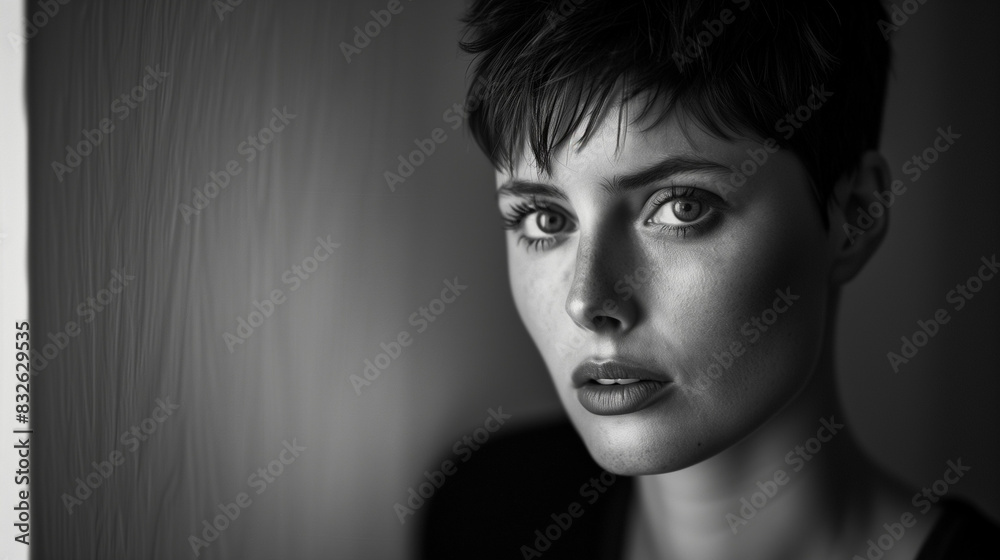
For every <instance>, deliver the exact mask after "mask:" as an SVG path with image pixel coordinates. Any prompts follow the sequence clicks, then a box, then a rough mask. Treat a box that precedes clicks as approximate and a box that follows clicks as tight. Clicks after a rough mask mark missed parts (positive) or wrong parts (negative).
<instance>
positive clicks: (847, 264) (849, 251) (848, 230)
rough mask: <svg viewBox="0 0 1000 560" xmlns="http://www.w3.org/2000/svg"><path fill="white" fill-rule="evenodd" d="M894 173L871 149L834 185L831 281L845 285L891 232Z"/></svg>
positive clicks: (894, 197)
mask: <svg viewBox="0 0 1000 560" xmlns="http://www.w3.org/2000/svg"><path fill="white" fill-rule="evenodd" d="M891 182H892V174H891V173H890V172H889V164H888V163H887V162H886V161H885V158H884V157H882V154H880V153H878V152H877V151H875V150H869V151H867V152H865V153H864V154H863V155H862V156H861V160H860V162H859V164H858V167H857V169H855V170H854V172H853V173H847V174H845V175H844V176H843V177H841V178H840V179H839V180H838V181H837V183H836V184H835V185H834V188H833V193H832V197H831V200H830V204H829V206H828V208H827V211H828V216H829V218H830V234H829V235H830V237H829V241H830V251H831V253H830V254H831V256H832V260H831V268H830V281H831V282H833V283H834V284H836V285H840V284H845V283H847V281H849V280H850V279H851V278H854V276H855V275H856V274H857V273H858V272H859V271H860V270H861V269H862V267H864V265H865V264H866V263H867V262H868V259H870V258H871V256H872V255H873V254H875V250H876V249H878V246H879V244H880V243H881V242H882V238H884V237H885V234H886V233H887V231H888V229H889V207H890V206H892V203H893V202H895V199H896V194H895V193H894V192H892V190H891V189H892V186H891Z"/></svg>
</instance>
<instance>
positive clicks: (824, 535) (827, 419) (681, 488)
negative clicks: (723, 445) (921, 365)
mask: <svg viewBox="0 0 1000 560" xmlns="http://www.w3.org/2000/svg"><path fill="white" fill-rule="evenodd" d="M831 347H832V345H831V344H827V345H826V348H827V351H825V352H824V355H823V357H822V359H821V363H820V365H819V369H818V370H817V371H816V372H814V378H813V379H812V380H811V382H810V384H809V385H808V386H807V387H805V388H804V389H803V391H802V393H800V394H799V395H798V397H797V398H796V399H795V400H794V401H793V402H792V403H790V404H789V405H788V406H787V407H786V408H785V409H784V410H782V411H781V412H779V413H778V414H777V415H776V416H775V417H774V418H772V419H771V420H769V421H768V422H767V423H766V424H765V425H764V426H762V427H761V428H759V429H758V430H756V431H755V432H754V433H753V434H751V435H750V436H748V437H747V438H746V439H744V440H743V441H741V442H740V443H739V444H737V445H735V446H733V447H730V448H729V449H727V450H725V451H723V452H722V453H720V454H718V455H716V456H714V457H712V458H711V459H708V460H706V461H703V462H701V463H699V464H697V465H694V466H692V467H689V468H686V469H683V470H681V471H677V472H673V473H668V474H661V475H652V476H642V477H638V480H637V489H638V498H639V499H638V500H637V501H636V504H635V507H637V508H638V509H637V510H636V511H635V513H636V514H637V515H638V517H639V519H640V527H645V531H643V530H642V529H639V530H640V532H643V533H645V538H640V539H639V540H640V541H644V542H645V543H647V548H649V549H650V551H651V552H653V553H654V555H655V556H656V557H661V558H704V559H710V558H734V557H739V558H744V559H750V558H769V559H774V558H792V557H809V558H827V557H831V556H832V554H833V552H834V551H836V550H838V549H839V550H843V549H844V548H850V546H849V545H850V543H851V542H853V539H856V538H858V537H859V536H861V535H862V534H864V532H865V528H864V527H865V525H866V524H867V523H868V520H867V519H866V512H868V511H870V509H871V507H870V506H871V504H870V500H871V498H870V496H871V492H870V491H869V490H870V489H871V487H872V485H873V484H874V481H875V480H876V479H877V478H878V476H879V475H878V472H877V469H876V468H875V467H874V466H873V465H871V464H870V463H869V462H868V461H867V460H866V459H864V455H863V454H862V453H861V452H860V451H859V449H858V448H857V446H856V443H855V442H854V440H853V438H852V437H851V434H850V433H849V430H848V428H847V426H846V425H845V424H846V421H845V418H844V416H843V415H842V414H841V409H840V406H839V403H838V399H837V397H836V385H835V381H834V375H833V369H834V368H833V360H832V356H831V355H830V350H829V349H830V348H831ZM824 440H825V441H824ZM860 542H864V541H863V539H862V540H861V541H860ZM847 557H850V556H847Z"/></svg>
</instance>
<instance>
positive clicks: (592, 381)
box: [572, 359, 671, 416]
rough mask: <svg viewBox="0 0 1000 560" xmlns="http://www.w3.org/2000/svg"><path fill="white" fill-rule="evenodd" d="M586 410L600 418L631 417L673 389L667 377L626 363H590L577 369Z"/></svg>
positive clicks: (576, 380)
mask: <svg viewBox="0 0 1000 560" xmlns="http://www.w3.org/2000/svg"><path fill="white" fill-rule="evenodd" d="M572 379H573V386H574V387H576V389H577V397H578V398H579V400H580V404H581V405H583V408H585V409H587V410H588V411H589V412H591V413H593V414H597V415H599V416H611V415H617V414H629V413H632V412H637V411H639V410H642V409H643V408H646V407H647V406H649V405H650V404H652V403H653V402H654V401H655V400H656V399H657V398H658V397H659V396H661V395H663V394H664V393H665V391H666V390H667V389H668V388H669V387H670V386H671V382H670V378H669V377H667V376H666V375H664V374H662V373H659V372H655V371H652V370H648V369H646V368H643V367H641V366H638V365H636V364H630V363H628V362H625V361H622V360H616V359H612V360H587V361H585V362H583V363H582V364H580V365H579V366H578V367H577V368H576V369H575V370H573V376H572Z"/></svg>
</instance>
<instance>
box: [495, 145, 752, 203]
mask: <svg viewBox="0 0 1000 560" xmlns="http://www.w3.org/2000/svg"><path fill="white" fill-rule="evenodd" d="M689 172H698V173H706V172H707V173H709V174H711V175H713V176H715V177H717V178H723V177H728V176H729V175H730V174H731V173H732V172H733V170H732V169H731V168H729V167H727V166H725V165H722V164H720V163H716V162H714V161H710V160H707V159H702V158H698V157H689V156H671V157H668V158H666V159H663V160H661V161H659V162H657V163H654V164H653V165H651V166H649V167H647V168H646V169H643V170H640V171H637V172H635V173H630V174H628V175H624V176H617V175H616V176H615V177H612V179H611V181H610V182H602V183H601V188H603V189H604V191H605V192H607V193H608V194H612V195H620V194H623V193H625V192H627V191H630V190H635V189H639V188H642V187H645V186H647V185H650V184H652V183H655V182H657V181H663V180H666V179H669V178H670V177H673V176H674V175H679V174H681V173H689ZM496 194H497V198H500V197H502V196H524V197H529V196H547V197H551V198H555V199H559V200H568V198H567V196H566V193H564V192H563V191H562V189H560V188H558V187H555V186H553V185H549V184H546V183H538V182H533V181H522V180H520V179H511V180H509V181H506V182H505V183H504V184H503V185H501V186H500V187H499V188H498V189H497V192H496Z"/></svg>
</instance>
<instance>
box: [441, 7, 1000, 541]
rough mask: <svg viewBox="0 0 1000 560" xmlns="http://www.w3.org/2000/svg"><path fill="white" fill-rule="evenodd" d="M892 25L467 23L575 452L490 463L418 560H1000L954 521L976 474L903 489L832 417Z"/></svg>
mask: <svg viewBox="0 0 1000 560" xmlns="http://www.w3.org/2000/svg"><path fill="white" fill-rule="evenodd" d="M885 21H888V19H887V16H886V14H885V12H884V10H883V8H882V7H881V6H880V4H879V3H878V2H877V1H875V0H871V1H864V2H852V3H837V4H836V5H834V3H815V2H787V1H786V2H778V1H764V0H753V1H751V0H726V1H711V2H685V1H666V0H663V1H655V2H654V1H649V2H633V3H615V2H602V1H595V2H583V1H579V2H573V1H570V0H565V1H563V2H552V3H546V2H535V1H529V0H516V1H510V0H505V1H486V0H482V1H478V2H475V3H474V4H473V5H472V7H471V8H470V11H469V14H468V17H467V23H468V25H469V28H468V30H469V33H470V37H469V40H468V41H466V42H465V43H464V44H463V46H464V47H465V49H466V50H467V51H468V52H470V53H472V54H474V55H476V56H477V60H476V65H475V76H474V78H475V80H474V81H475V82H477V83H478V82H483V83H485V84H487V85H486V86H485V87H483V88H482V90H480V91H477V95H478V101H479V102H478V103H477V105H476V107H475V108H474V110H473V111H472V112H471V113H470V116H469V123H470V127H471V129H472V131H473V134H474V135H475V137H476V139H477V141H478V142H479V144H480V146H481V147H482V148H483V151H484V152H485V153H486V154H487V156H488V157H490V159H491V161H492V162H493V164H494V166H495V167H496V169H497V190H496V192H497V199H498V204H499V208H500V212H501V214H502V215H503V218H504V223H505V225H506V228H507V229H508V234H507V241H508V243H507V246H508V265H509V271H510V282H511V288H512V292H513V295H514V301H515V303H516V305H517V309H518V312H519V313H520V316H521V318H522V320H523V322H524V324H525V326H526V328H527V330H528V332H529V334H530V335H531V337H532V338H533V340H534V341H535V344H536V345H537V347H538V349H539V351H540V352H541V355H542V357H543V359H544V361H545V364H546V366H547V368H548V370H549V373H550V375H551V376H552V379H553V382H554V383H555V386H556V389H557V392H558V394H559V397H560V399H561V400H562V403H563V405H564V407H565V409H566V412H567V415H568V417H569V419H570V421H571V423H572V427H573V428H574V429H575V433H576V435H574V434H573V433H572V432H571V431H570V430H569V429H567V428H566V427H556V428H551V429H547V430H539V431H538V432H536V433H534V434H527V435H522V436H520V437H518V438H511V439H509V440H508V441H505V442H499V441H498V442H497V443H496V444H494V445H491V446H490V447H491V449H490V450H489V451H484V452H483V454H484V456H483V457H481V458H479V457H477V459H476V464H477V466H476V467H475V469H467V470H466V471H465V472H462V473H460V475H461V479H460V480H456V481H454V482H449V484H448V485H447V486H446V487H445V488H443V489H442V490H441V491H439V493H438V494H436V495H435V498H434V501H433V503H432V507H431V510H432V513H431V514H430V519H429V520H428V525H427V527H426V530H425V555H426V557H428V558H445V557H463V558H489V557H506V558H513V557H515V556H514V555H515V554H518V553H519V554H521V557H522V558H626V559H630V560H638V559H647V558H695V559H700V560H705V559H731V558H742V559H744V560H746V559H756V558H760V559H774V558H869V559H875V558H882V559H885V560H893V559H909V560H912V559H914V558H919V559H920V560H927V559H930V558H952V557H961V558H970V557H983V558H992V557H997V556H996V555H997V552H998V550H1000V549H998V546H997V544H996V542H997V541H996V539H995V538H990V537H996V536H997V528H996V527H995V526H994V525H992V524H991V523H990V522H989V521H988V520H987V519H986V518H984V517H983V516H982V515H981V514H980V513H978V512H977V511H975V510H974V509H973V508H971V507H970V506H969V505H967V504H965V503H964V502H961V501H957V500H954V499H952V498H949V497H948V496H947V493H948V489H949V488H950V485H952V484H954V483H956V482H957V481H958V480H959V479H960V478H961V477H962V476H963V475H964V474H965V472H967V470H968V468H969V467H968V466H967V465H965V464H963V463H962V462H961V458H955V459H953V460H950V461H948V462H946V463H945V464H944V465H942V475H941V479H940V481H928V482H929V485H928V487H927V488H923V489H910V488H906V487H905V486H904V485H902V484H900V483H899V482H897V481H896V480H895V479H894V478H893V477H891V476H889V475H888V474H887V473H885V472H884V471H883V470H882V469H880V468H879V467H878V466H877V465H875V464H874V463H873V462H872V461H870V460H869V459H868V458H867V457H865V456H864V454H863V453H862V452H861V451H860V449H859V447H858V445H857V444H856V443H855V441H854V440H853V439H852V436H851V434H850V431H849V428H848V427H847V426H845V425H844V415H843V413H842V410H841V408H840V404H839V402H838V398H837V395H836V384H835V366H834V362H833V356H834V333H835V330H836V316H837V306H838V296H839V290H840V287H841V286H842V285H844V284H845V283H846V282H848V281H849V280H850V279H851V278H852V277H853V276H854V275H855V274H857V272H858V271H859V270H860V269H861V268H862V267H863V266H864V265H865V264H866V262H868V260H869V259H870V258H871V257H872V255H873V254H874V252H875V250H876V248H877V247H878V245H879V243H880V241H881V240H882V238H883V237H884V235H885V233H886V229H887V226H888V216H887V214H888V208H887V206H888V205H889V204H888V202H887V201H888V200H889V199H888V197H889V196H891V195H892V193H893V190H894V187H896V188H898V184H896V183H894V182H893V180H892V177H891V174H890V172H889V169H888V165H887V163H886V161H885V159H884V158H883V157H882V156H881V155H880V154H879V152H878V151H877V148H878V141H879V135H880V125H881V121H882V109H883V100H884V97H885V88H886V76H887V72H888V68H889V62H890V51H889V47H888V45H887V42H886V40H885V37H884V36H883V28H882V27H880V22H885ZM577 436H578V437H577ZM581 442H582V445H581ZM595 463H596V465H595ZM939 482H940V484H938V483H939ZM977 555H978V556H977Z"/></svg>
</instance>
